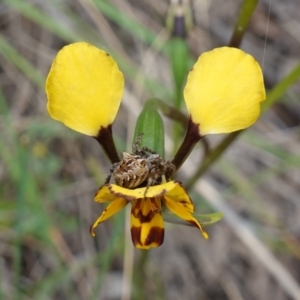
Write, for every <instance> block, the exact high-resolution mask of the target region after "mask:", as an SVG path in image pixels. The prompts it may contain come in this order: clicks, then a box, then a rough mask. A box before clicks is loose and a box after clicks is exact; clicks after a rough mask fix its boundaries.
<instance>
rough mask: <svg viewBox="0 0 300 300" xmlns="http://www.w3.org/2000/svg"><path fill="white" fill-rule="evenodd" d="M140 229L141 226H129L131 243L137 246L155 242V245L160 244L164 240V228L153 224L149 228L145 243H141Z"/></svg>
mask: <svg viewBox="0 0 300 300" xmlns="http://www.w3.org/2000/svg"><path fill="white" fill-rule="evenodd" d="M141 231H142V227H140V226H139V227H135V226H133V227H131V239H132V243H133V244H134V245H135V246H137V245H139V246H142V247H143V246H146V247H148V246H150V245H152V244H155V245H156V247H158V246H160V245H161V244H162V243H163V241H164V236H165V230H164V228H161V227H157V226H154V227H152V228H151V229H150V231H149V234H148V236H147V238H146V240H145V243H144V244H143V243H142V242H141Z"/></svg>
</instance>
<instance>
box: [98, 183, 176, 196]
mask: <svg viewBox="0 0 300 300" xmlns="http://www.w3.org/2000/svg"><path fill="white" fill-rule="evenodd" d="M177 185H178V182H176V181H169V182H167V183H163V184H160V185H155V186H150V187H148V188H146V187H144V188H138V189H134V190H131V189H127V188H123V187H121V186H118V185H115V184H109V185H108V189H109V192H110V193H111V194H113V195H115V196H116V197H122V198H125V199H126V200H127V201H132V200H134V199H138V198H144V196H145V192H146V195H147V198H155V197H161V196H163V195H164V194H166V193H167V192H169V191H170V190H172V189H174V188H175V187H176V186H177ZM96 197H97V198H99V197H98V195H97V196H96Z"/></svg>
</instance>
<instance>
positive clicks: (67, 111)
mask: <svg viewBox="0 0 300 300" xmlns="http://www.w3.org/2000/svg"><path fill="white" fill-rule="evenodd" d="M123 88H124V79H123V74H122V73H121V72H120V71H119V69H118V66H117V64H116V62H115V61H114V60H113V59H112V57H111V56H110V55H109V54H108V53H106V52H104V51H102V50H100V49H98V48H96V47H94V46H92V45H90V44H87V43H83V42H80V43H74V44H71V45H68V46H66V47H64V48H63V49H62V50H60V51H59V52H58V54H57V56H56V58H55V60H54V61H53V63H52V66H51V69H50V72H49V75H48V78H47V81H46V93H47V98H48V111H49V114H50V115H51V117H52V118H53V119H55V120H59V121H61V122H63V123H64V124H65V125H66V126H68V127H70V128H71V129H73V130H76V131H78V132H81V133H84V134H87V135H90V136H97V134H98V131H99V129H100V128H101V127H107V126H108V125H109V124H111V123H112V122H113V121H114V119H115V116H116V114H117V112H118V109H119V105H120V102H121V98H122V95H123Z"/></svg>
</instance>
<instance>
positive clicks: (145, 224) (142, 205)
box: [131, 198, 164, 249]
mask: <svg viewBox="0 0 300 300" xmlns="http://www.w3.org/2000/svg"><path fill="white" fill-rule="evenodd" d="M131 238H132V242H133V244H134V246H135V247H137V248H140V249H149V248H152V247H158V246H160V245H161V244H162V243H163V241H164V221H163V218H162V215H161V202H160V199H159V198H144V199H137V200H134V201H133V202H132V209H131Z"/></svg>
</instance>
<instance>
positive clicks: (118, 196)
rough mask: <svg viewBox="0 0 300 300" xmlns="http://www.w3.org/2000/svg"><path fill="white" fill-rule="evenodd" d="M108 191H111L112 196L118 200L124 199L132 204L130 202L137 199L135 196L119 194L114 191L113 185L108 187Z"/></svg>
mask: <svg viewBox="0 0 300 300" xmlns="http://www.w3.org/2000/svg"><path fill="white" fill-rule="evenodd" d="M108 189H109V191H110V193H111V194H112V195H114V196H116V197H117V198H123V199H125V200H126V201H128V202H130V201H132V200H134V199H135V197H133V196H128V195H124V194H122V193H118V192H116V191H114V189H113V186H111V185H110V186H108Z"/></svg>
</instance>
